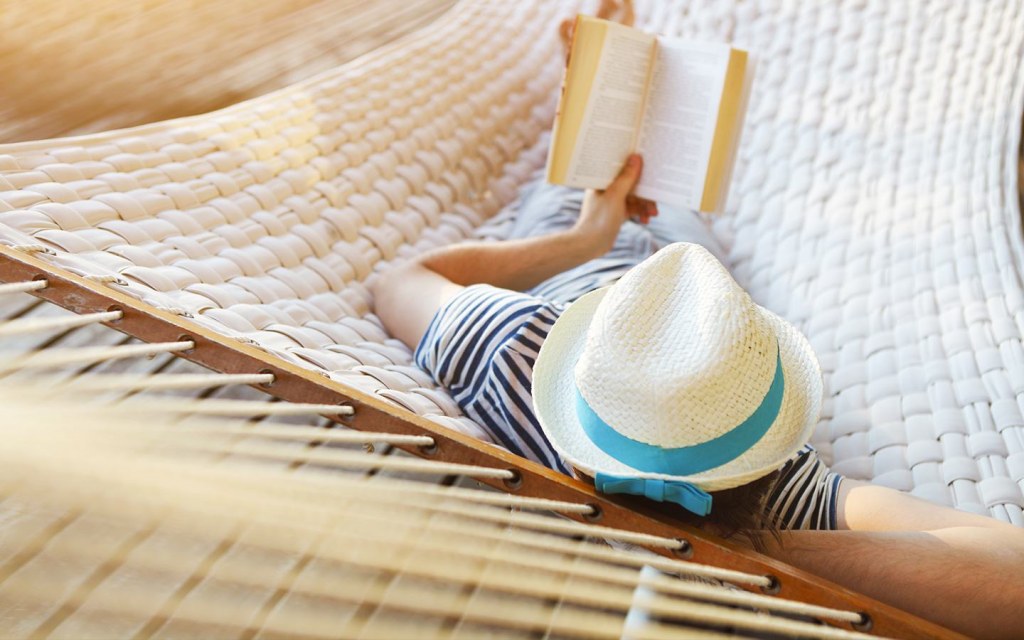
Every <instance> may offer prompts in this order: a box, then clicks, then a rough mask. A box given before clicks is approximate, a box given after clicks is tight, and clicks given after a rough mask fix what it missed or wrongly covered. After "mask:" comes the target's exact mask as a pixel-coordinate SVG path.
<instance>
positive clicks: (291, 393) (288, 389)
mask: <svg viewBox="0 0 1024 640" xmlns="http://www.w3.org/2000/svg"><path fill="white" fill-rule="evenodd" d="M30 280H45V281H46V282H47V286H46V287H45V288H42V289H36V290H33V291H31V292H29V293H30V294H31V295H33V296H36V297H38V298H41V299H43V300H47V301H49V302H52V303H54V304H57V305H59V306H61V307H63V308H65V309H68V310H70V311H73V312H75V313H78V314H87V313H99V312H105V311H121V312H122V313H123V315H122V317H121V318H120V319H119V320H114V321H110V322H107V323H104V324H106V325H107V326H109V327H111V328H113V329H116V330H118V331H120V332H122V333H125V334H127V335H130V336H133V337H135V338H138V339H139V340H143V341H145V342H150V343H153V342H176V341H185V340H190V341H192V342H194V344H195V347H194V348H192V349H190V350H188V351H185V352H181V353H176V354H175V355H178V356H180V357H182V358H185V359H187V360H189V361H191V362H194V363H197V364H200V365H202V366H204V367H207V368H209V369H211V370H214V371H217V372H220V373H230V374H255V373H271V374H273V376H274V382H273V383H271V384H269V385H254V386H255V387H256V388H258V389H260V390H261V391H263V392H265V393H268V394H270V395H272V396H274V397H277V398H280V399H282V400H287V401H290V402H301V403H319V404H332V405H338V406H342V405H344V406H349V407H352V408H353V409H354V410H355V411H354V414H353V415H352V416H350V417H348V416H345V417H343V416H337V415H335V416H328V417H330V418H331V419H332V420H335V421H336V422H338V423H340V424H342V425H344V426H346V427H349V428H351V429H357V430H360V431H370V432H374V431H379V432H387V433H396V434H411V435H424V434H427V435H430V436H431V437H432V438H433V439H434V443H435V444H434V446H431V447H417V446H413V445H399V448H401V449H403V450H405V451H407V452H409V453H412V454H414V455H417V456H420V457H422V458H426V459H431V460H438V461H445V462H452V463H460V464H469V465H478V466H483V467H492V468H498V469H507V470H509V471H511V472H512V474H513V477H512V478H511V479H507V480H501V479H481V480H480V481H481V482H483V483H486V484H489V485H491V486H493V487H495V488H497V489H500V490H503V491H506V492H509V493H514V494H518V495H524V496H532V497H538V498H549V499H552V500H561V501H567V502H573V503H578V504H587V505H590V506H591V507H592V513H591V514H588V515H582V514H565V515H564V517H567V518H572V519H576V520H579V521H582V522H588V523H593V524H599V525H602V526H608V527H614V528H616V529H622V530H627V531H635V532H640V533H646V534H651V535H654V536H662V537H665V538H673V539H677V540H679V541H680V545H679V548H678V549H675V550H673V549H665V548H658V547H651V550H652V551H654V552H656V553H659V554H662V555H665V556H667V557H670V558H682V559H688V560H694V561H697V562H700V563H703V564H707V565H712V566H718V567H723V568H728V569H732V570H736V571H742V572H746V573H751V574H757V575H764V576H768V577H770V582H771V587H769V588H766V589H762V590H763V591H765V592H767V593H772V594H778V595H780V596H782V597H786V598H788V599H792V600H799V601H802V602H807V603H811V604H816V605H821V606H825V607H833V608H836V609H845V610H848V611H854V612H859V613H861V614H862V617H863V623H862V624H858V625H853V628H852V629H851V630H858V631H870V632H871V633H877V634H879V635H884V636H893V637H901V638H962V637H963V636H960V635H959V634H956V633H954V632H952V631H949V630H947V629H944V628H943V627H940V626H938V625H935V624H933V623H930V622H928V621H925V620H922V619H920V618H918V617H916V616H913V615H911V614H908V613H906V612H904V611H901V610H899V609H896V608H894V607H891V606H889V605H885V604H882V603H880V602H878V601H877V600H874V599H871V598H868V597H866V596H863V595H860V594H858V593H855V592H853V591H850V590H848V589H846V588H844V587H841V586H839V585H837V584H835V583H832V582H830V581H827V580H824V579H822V578H819V577H817V576H814V575H812V574H809V573H807V572H804V571H802V570H799V569H796V568H794V567H791V566H788V565H786V564H784V563H781V562H779V561H777V560H773V559H771V558H769V557H767V556H764V555H761V554H758V553H755V552H753V551H750V550H747V549H745V548H741V547H739V546H738V545H736V544H733V543H730V542H728V541H724V540H719V539H716V538H713V537H711V536H710V535H708V534H706V533H703V532H701V531H699V530H697V529H695V528H693V527H690V526H688V525H686V524H683V523H681V522H678V521H676V520H674V519H673V518H672V517H670V516H668V515H666V514H662V513H660V512H657V511H656V510H654V509H652V508H650V507H649V506H647V505H644V504H643V502H642V500H640V499H630V498H624V497H617V496H616V497H611V496H606V495H599V494H597V493H596V492H595V491H594V488H593V487H592V486H590V485H588V484H586V483H584V482H581V481H578V480H575V479H573V478H569V477H567V476H565V475H563V474H561V473H558V472H555V471H553V470H551V469H548V468H546V467H544V466H542V465H539V464H537V463H534V462H531V461H529V460H526V459H524V458H520V457H519V456H516V455H514V454H512V453H509V452H507V451H504V450H502V449H499V448H497V447H494V446H491V445H489V444H487V443H483V442H480V441H478V440H476V439H474V438H472V437H470V436H467V435H463V434H461V433H458V432H456V431H453V430H450V429H446V428H444V427H442V426H440V425H438V424H435V423H432V422H430V421H428V420H425V419H423V418H421V417H419V416H417V415H415V414H413V413H411V412H408V411H405V410H402V409H400V408H397V407H394V406H392V405H390V404H387V403H385V402H383V401H382V400H380V399H378V398H376V397H374V396H372V395H369V394H366V393H363V392H360V391H358V390H355V389H352V388H349V387H346V386H345V385H342V384H339V383H338V382H335V381H333V380H331V379H330V378H328V377H326V376H321V375H318V374H317V373H316V372H315V371H311V370H308V369H303V368H301V367H298V366H295V365H293V364H291V363H289V362H287V361H285V360H283V359H281V358H278V357H277V356H274V355H271V354H268V353H266V352H264V351H262V350H260V349H258V348H256V347H254V346H252V345H249V344H245V343H243V342H240V341H238V340H235V339H233V338H230V337H227V336H222V335H219V334H217V333H214V332H212V331H210V330H208V329H205V328H203V327H200V326H199V325H197V324H196V323H194V322H192V321H190V320H189V319H188V318H185V317H180V316H177V315H173V314H171V313H167V312H164V311H160V310H157V309H155V308H153V307H151V306H149V305H147V304H145V303H142V302H140V301H138V300H136V299H134V298H132V297H130V296H127V295H125V294H123V293H120V292H118V291H116V290H115V289H114V288H112V287H108V286H106V285H102V284H97V283H94V282H91V281H90V280H87V279H85V278H82V277H79V276H76V275H74V274H72V273H70V272H67V271H65V270H63V269H60V268H57V267H54V266H52V265H48V264H46V263H45V262H43V261H42V260H40V259H38V258H37V257H35V256H34V255H30V254H27V253H25V252H22V251H18V250H14V249H11V248H9V247H5V246H0V284H3V283H15V282H24V281H30ZM864 561H865V562H872V561H873V560H872V559H871V558H865V559H864ZM751 590H755V588H751ZM834 626H836V627H839V628H843V627H844V626H845V627H846V628H848V629H849V628H851V627H850V626H847V625H844V624H843V623H838V622H836V623H834Z"/></svg>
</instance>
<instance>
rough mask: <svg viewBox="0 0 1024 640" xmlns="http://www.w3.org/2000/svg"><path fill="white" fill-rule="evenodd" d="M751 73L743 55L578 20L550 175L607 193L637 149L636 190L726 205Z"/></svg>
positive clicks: (708, 207)
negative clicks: (641, 163)
mask: <svg viewBox="0 0 1024 640" xmlns="http://www.w3.org/2000/svg"><path fill="white" fill-rule="evenodd" d="M749 77H750V73H749V69H748V65H747V53H746V52H745V51H742V50H739V49H734V48H732V47H730V46H729V45H726V44H718V43H707V42H688V41H684V40H677V39H672V38H665V37H658V36H654V35H651V34H649V33H644V32H643V31H640V30H639V29H634V28H632V27H627V26H624V25H621V24H618V23H615V22H608V21H606V20H599V19H597V18H591V17H589V16H579V17H578V18H577V19H576V30H575V34H574V36H573V42H572V48H571V50H570V53H569V63H568V66H567V68H566V72H565V80H564V82H563V85H562V97H561V100H560V102H559V106H558V116H557V117H556V118H555V128H554V134H553V136H552V139H551V150H550V153H549V154H548V176H547V177H548V181H549V182H552V183H555V184H564V185H568V186H571V187H580V188H593V189H604V188H605V187H607V186H608V185H609V184H610V183H611V182H612V180H614V179H615V176H616V175H617V174H618V172H619V170H620V169H621V168H622V165H623V163H624V162H625V160H626V157H627V156H628V155H629V154H630V153H633V152H636V153H640V154H642V155H643V157H644V170H643V174H642V175H641V176H640V183H639V184H638V185H637V187H636V189H635V190H634V193H636V194H637V195H638V196H640V197H642V198H648V199H650V200H655V201H658V202H663V203H666V204H671V205H677V206H681V207H686V208H689V209H697V210H700V211H720V210H721V208H722V207H723V206H724V203H725V194H726V191H727V189H728V185H729V174H730V172H731V170H732V164H733V158H734V156H735V151H736V144H737V141H738V138H739V132H740V129H741V124H742V117H743V112H744V108H745V100H746V94H747V87H748V85H749V83H748V82H747V80H748V79H749Z"/></svg>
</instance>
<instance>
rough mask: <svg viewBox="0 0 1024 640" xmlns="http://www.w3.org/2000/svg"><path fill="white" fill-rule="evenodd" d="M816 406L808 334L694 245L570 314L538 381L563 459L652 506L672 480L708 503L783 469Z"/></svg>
mask: <svg viewBox="0 0 1024 640" xmlns="http://www.w3.org/2000/svg"><path fill="white" fill-rule="evenodd" d="M821 397H822V382H821V372H820V370H819V368H818V362H817V359H816V358H815V356H814V352H813V351H812V350H811V347H810V345H809V344H808V343H807V340H806V339H805V338H804V337H803V335H801V333H800V332H799V331H798V330H797V329H796V328H795V327H793V326H792V325H790V324H789V323H788V322H786V321H785V320H783V319H781V318H779V317H778V316H776V315H775V314H773V313H771V312H770V311H768V310H766V309H764V308H762V307H760V306H758V305H756V304H754V302H753V301H752V300H751V299H750V296H749V295H747V293H746V292H745V291H743V289H741V288H740V287H739V285H737V284H736V282H735V281H734V280H733V279H732V277H731V276H730V275H729V273H728V272H727V271H726V270H725V268H724V267H723V266H722V264H721V263H720V262H718V261H717V260H716V259H715V258H714V257H713V256H712V255H711V254H710V253H708V251H707V250H706V249H704V248H703V247H701V246H699V245H695V244H689V243H677V244H673V245H669V246H668V247H666V248H664V249H662V250H661V251H659V252H658V253H656V254H655V255H653V256H652V257H650V258H648V259H647V260H645V261H644V262H643V263H641V264H640V265H638V266H637V267H635V268H634V269H632V270H631V271H630V272H629V273H627V274H626V275H625V276H624V277H623V278H622V279H621V280H619V281H618V282H617V283H616V284H614V285H612V286H610V287H606V288H603V289H599V290H597V291H593V292H591V293H589V294H587V295H585V296H583V297H582V298H580V299H579V300H577V301H576V302H574V303H573V304H572V305H570V306H569V307H568V308H567V309H566V310H565V312H564V313H563V314H562V315H561V317H560V318H559V319H558V321H557V322H555V324H554V326H553V327H552V329H551V332H550V333H549V334H548V337H547V339H546V340H545V341H544V344H543V346H542V347H541V350H540V354H539V355H538V357H537V363H536V366H535V368H534V372H533V400H534V406H535V408H536V410H537V416H538V418H539V420H540V423H541V425H542V427H543V428H544V431H545V433H546V434H547V436H548V438H549V439H550V441H551V443H552V445H554V447H555V449H556V450H557V451H558V452H559V453H560V454H561V455H562V456H563V457H564V458H565V459H566V460H567V461H568V462H570V463H571V464H572V465H573V466H575V467H576V468H577V469H579V470H581V471H583V472H584V473H587V474H588V475H591V476H594V477H595V479H596V480H599V481H601V482H598V488H599V489H601V490H605V491H607V492H609V493H616V492H626V493H639V494H642V495H648V496H649V497H652V498H654V499H656V500H658V499H662V498H660V497H659V495H660V493H661V492H662V491H663V490H664V485H665V484H666V482H667V483H668V484H669V485H672V484H679V485H683V486H689V487H692V488H693V490H695V491H697V492H698V493H701V494H703V495H705V496H706V495H707V494H706V493H704V492H706V491H719V490H722V489H729V488H732V487H736V486H739V485H742V484H746V483H749V482H752V481H753V480H756V479H757V478H760V477H762V476H764V475H767V474H768V473H771V472H772V471H774V470H776V469H778V468H779V467H781V466H782V465H783V464H784V463H785V461H786V460H787V459H788V458H789V457H790V456H792V455H793V454H794V453H796V451H797V450H799V449H800V447H802V446H803V445H804V444H805V443H806V442H807V441H808V439H809V438H810V436H811V431H812V430H813V428H814V425H815V423H816V422H817V420H818V414H819V411H820V409H821ZM608 478H612V479H613V480H622V479H627V480H628V479H633V480H632V482H633V485H632V486H631V487H629V488H626V489H622V488H620V489H618V490H616V489H614V488H612V489H608V488H606V487H602V486H601V484H602V482H603V483H604V484H605V485H608ZM647 480H649V481H650V482H649V483H647V482H645V481H647ZM637 482H639V485H637V484H636V483H637ZM626 484H627V485H629V484H630V483H629V482H627V483H626ZM645 484H648V486H643V485H645ZM654 494H658V495H654ZM667 499H671V498H667ZM672 501H675V502H678V500H672ZM684 506H687V508H691V507H690V506H688V505H684ZM691 510H694V511H699V509H693V508H691ZM706 510H707V511H709V510H710V497H708V498H707V505H706ZM702 515H703V514H702Z"/></svg>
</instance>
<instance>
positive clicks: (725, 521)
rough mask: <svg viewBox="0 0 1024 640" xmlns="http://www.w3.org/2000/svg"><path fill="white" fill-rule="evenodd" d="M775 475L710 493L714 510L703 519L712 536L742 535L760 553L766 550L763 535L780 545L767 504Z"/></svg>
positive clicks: (779, 538) (776, 477)
mask: <svg viewBox="0 0 1024 640" xmlns="http://www.w3.org/2000/svg"><path fill="white" fill-rule="evenodd" d="M779 476H780V472H778V471H774V472H772V473H769V474H768V475H766V476H764V477H763V478H758V479H757V480H754V481H753V482H751V483H748V484H744V485H741V486H739V487H735V488H733V489H726V490H725V491H716V492H714V493H712V494H711V496H712V499H713V501H714V508H712V509H711V513H710V514H708V516H707V517H706V518H704V520H705V521H706V522H707V523H709V524H712V525H714V527H715V528H716V529H717V531H715V533H717V534H718V535H720V536H722V537H723V538H731V537H733V536H735V535H736V534H740V535H743V536H744V537H745V538H746V539H747V541H749V542H750V544H751V546H753V547H754V549H756V550H757V551H760V552H762V553H763V552H764V551H765V549H766V547H765V543H764V539H763V538H762V537H761V534H764V533H767V534H769V535H771V536H772V537H774V538H775V539H776V540H777V541H779V542H780V543H781V536H779V528H778V522H777V521H776V519H775V517H774V516H773V515H772V511H771V510H770V505H769V504H768V499H769V497H770V496H771V494H772V490H773V489H774V488H775V485H776V483H777V482H778V481H779ZM681 511H684V510H683V509H681ZM698 526H699V525H698Z"/></svg>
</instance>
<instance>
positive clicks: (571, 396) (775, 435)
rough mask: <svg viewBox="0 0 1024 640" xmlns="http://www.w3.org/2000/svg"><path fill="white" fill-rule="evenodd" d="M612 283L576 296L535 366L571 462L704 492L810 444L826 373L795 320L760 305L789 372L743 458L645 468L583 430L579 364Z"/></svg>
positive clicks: (734, 483) (759, 473)
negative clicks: (777, 404)
mask: <svg viewBox="0 0 1024 640" xmlns="http://www.w3.org/2000/svg"><path fill="white" fill-rule="evenodd" d="M607 292H608V287H605V288H603V289H598V290H596V291H592V292H590V293H588V294H586V295H585V296H583V297H581V298H580V299H579V300H577V301H575V302H574V303H572V304H571V305H569V307H568V308H567V309H566V310H565V311H564V312H563V313H562V315H561V316H560V317H559V318H558V320H557V321H556V322H555V324H554V326H552V328H551V331H550V332H549V333H548V336H547V338H546V339H545V340H544V343H543V345H542V346H541V349H540V353H539V354H538V355H537V362H536V365H535V366H534V370H533V404H534V408H535V409H536V412H537V418H538V420H539V421H540V424H541V426H542V427H543V429H544V431H545V433H546V434H547V436H548V439H549V440H550V441H551V444H552V445H553V446H554V448H555V450H556V451H557V452H558V453H559V454H560V455H561V456H562V457H563V458H564V459H565V460H566V461H567V462H569V463H570V464H572V465H573V466H574V467H576V468H578V469H579V470H581V471H583V472H584V473H587V474H589V475H595V474H596V473H599V472H600V473H606V474H613V475H628V476H634V477H638V478H659V479H662V480H677V481H678V480H682V481H686V482H690V483H692V484H695V485H697V486H698V487H700V488H702V489H704V490H705V491H721V490H724V489H731V488H733V487H738V486H740V485H744V484H747V483H749V482H753V481H754V480H756V479H758V478H760V477H763V476H765V475H767V474H769V473H771V472H773V471H775V470H776V469H779V468H780V467H782V465H783V464H784V463H785V462H786V460H788V459H789V458H790V457H792V456H793V454H795V453H796V452H797V451H799V450H800V448H801V447H803V446H804V445H805V444H806V443H807V441H808V440H809V439H810V437H811V433H812V432H813V431H814V427H815V425H816V424H817V422H818V416H819V414H820V412H821V402H822V388H823V384H822V379H821V370H820V368H819V367H818V360H817V358H816V357H815V355H814V351H813V350H812V349H811V345H810V344H809V343H808V342H807V339H806V338H804V336H803V334H801V333H800V332H799V331H798V330H797V329H796V328H795V327H793V326H792V325H791V324H789V323H788V322H786V321H785V320H783V319H782V318H780V317H779V316H777V315H775V314H774V313H772V312H770V311H768V310H767V309H764V308H762V307H757V311H758V313H761V314H762V315H763V316H764V318H765V319H766V320H768V322H769V323H770V325H771V326H772V328H773V329H774V330H775V334H776V336H777V337H778V340H779V357H780V360H781V361H782V367H783V374H784V376H785V392H784V393H783V399H782V407H781V408H780V410H779V415H778V417H777V418H776V419H775V422H774V423H773V424H772V426H771V427H770V428H769V430H768V432H767V433H766V434H765V435H764V437H763V438H761V440H759V441H758V442H757V444H755V445H754V446H753V447H751V448H750V449H748V450H747V451H746V452H745V453H743V454H741V455H740V456H739V457H738V458H736V459H734V460H732V461H730V462H727V463H725V464H723V465H721V466H718V467H715V468H713V469H709V470H707V471H703V472H701V473H698V474H694V475H690V476H673V475H665V474H659V473H649V472H642V471H638V470H636V469H634V468H632V467H630V466H629V465H626V464H624V463H622V462H620V461H618V460H616V459H615V458H613V457H611V456H610V455H608V454H607V453H605V452H604V451H603V450H601V449H600V448H598V447H597V445H595V444H594V443H593V442H591V440H590V439H589V438H588V437H587V436H586V434H585V433H584V432H583V429H582V427H581V426H580V424H579V420H578V419H577V417H576V403H575V393H576V392H575V382H574V377H573V369H574V367H575V365H576V362H577V361H578V360H579V358H580V355H581V354H582V353H583V347H584V344H585V341H586V335H587V328H588V327H589V326H590V322H591V320H592V319H593V318H594V315H595V313H596V312H597V308H598V306H599V305H600V304H601V300H603V299H604V297H605V294H606V293H607Z"/></svg>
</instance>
